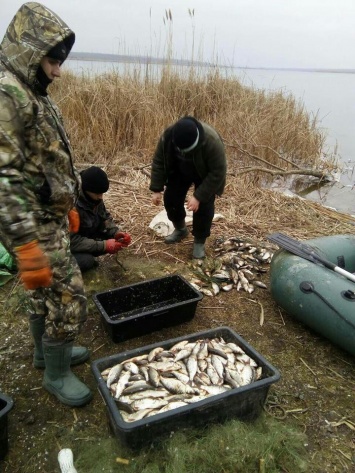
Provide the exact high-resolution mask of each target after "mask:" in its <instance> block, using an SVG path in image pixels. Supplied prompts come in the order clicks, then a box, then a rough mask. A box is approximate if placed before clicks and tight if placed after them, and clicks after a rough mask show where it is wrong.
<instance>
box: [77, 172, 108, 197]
mask: <svg viewBox="0 0 355 473" xmlns="http://www.w3.org/2000/svg"><path fill="white" fill-rule="evenodd" d="M80 175H81V183H82V189H83V191H84V192H85V191H86V192H93V193H94V194H104V193H105V192H107V191H108V188H109V186H110V183H109V181H108V177H107V174H106V173H105V171H103V170H102V169H101V168H99V167H97V166H91V167H90V168H87V169H85V170H84V171H82V172H81V173H80Z"/></svg>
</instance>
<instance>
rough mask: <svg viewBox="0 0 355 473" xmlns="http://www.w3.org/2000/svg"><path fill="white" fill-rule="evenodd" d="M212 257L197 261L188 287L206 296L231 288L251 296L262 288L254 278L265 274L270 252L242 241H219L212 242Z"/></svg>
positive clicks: (262, 284)
mask: <svg viewBox="0 0 355 473" xmlns="http://www.w3.org/2000/svg"><path fill="white" fill-rule="evenodd" d="M214 251H215V257H214V258H213V259H209V260H205V261H204V262H202V263H201V262H199V263H198V264H197V265H196V267H195V268H194V271H193V272H194V274H193V276H192V277H191V278H190V279H189V282H190V283H191V285H192V286H193V287H194V288H195V289H197V290H198V291H200V292H202V293H203V294H205V295H206V296H215V295H217V294H218V293H219V292H220V291H221V290H222V291H225V292H228V291H231V290H232V289H233V288H235V289H236V290H237V291H240V290H244V291H245V292H247V293H249V294H251V293H252V292H254V290H255V287H261V288H263V289H266V288H267V286H266V284H264V283H263V282H262V281H259V280H258V275H260V274H262V273H265V272H267V268H266V266H267V265H268V264H270V263H271V259H272V256H273V252H272V250H271V249H269V248H267V247H264V246H256V245H254V244H252V243H250V242H248V241H246V240H245V239H244V240H243V239H242V238H239V237H230V238H227V239H222V238H219V239H217V240H216V242H215V248H214Z"/></svg>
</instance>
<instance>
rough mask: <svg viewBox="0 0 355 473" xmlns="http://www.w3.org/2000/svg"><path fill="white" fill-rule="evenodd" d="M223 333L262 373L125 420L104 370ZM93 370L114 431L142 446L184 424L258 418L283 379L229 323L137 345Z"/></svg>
mask: <svg viewBox="0 0 355 473" xmlns="http://www.w3.org/2000/svg"><path fill="white" fill-rule="evenodd" d="M215 337H223V339H224V340H225V341H226V342H234V343H236V344H237V345H239V346H240V347H241V348H242V349H243V350H244V351H245V353H246V354H247V355H249V356H250V357H251V358H253V359H254V360H255V361H256V363H257V364H258V366H261V367H262V371H263V374H262V377H261V378H260V379H259V380H257V381H254V382H253V383H251V384H248V385H246V386H243V387H240V388H234V389H231V390H229V391H226V392H224V393H222V394H218V395H215V396H210V397H208V398H207V399H204V400H201V401H197V402H195V403H193V404H189V405H187V406H183V407H179V408H177V409H173V410H170V411H168V412H164V413H161V414H156V415H154V416H151V417H148V418H144V419H142V420H138V421H135V422H125V421H124V420H123V417H122V416H121V414H120V412H119V409H118V408H117V405H116V402H115V400H114V399H113V397H112V395H111V393H110V391H109V389H108V388H107V384H106V381H105V380H104V379H103V378H102V376H101V372H102V371H103V370H105V369H106V368H109V367H111V366H114V365H115V364H117V363H121V362H122V361H124V360H127V359H129V358H132V357H134V356H139V355H143V354H146V353H149V352H150V351H151V350H152V349H153V348H156V347H159V346H160V347H163V348H164V349H167V350H168V349H169V348H171V347H172V346H173V345H175V344H176V343H178V342H180V341H182V340H188V341H190V342H193V341H195V340H198V339H204V338H209V339H211V338H215ZM91 367H92V371H93V374H94V376H95V379H96V380H97V382H98V389H99V392H100V393H101V395H102V398H103V400H104V402H105V404H106V408H107V411H108V418H109V422H110V424H111V427H112V429H113V432H114V433H115V435H116V436H117V437H118V438H119V439H120V440H121V441H122V442H123V443H124V444H125V445H127V446H128V447H131V448H140V447H142V446H145V445H148V444H150V443H152V442H154V441H156V440H158V439H159V438H160V437H162V436H167V435H169V434H170V433H171V432H176V431H178V430H179V429H181V428H186V427H199V426H206V424H207V423H215V422H223V421H225V420H228V419H234V418H238V419H240V420H253V419H256V418H257V417H258V416H259V415H260V413H261V411H262V409H263V405H264V403H265V400H266V397H267V394H268V391H269V388H270V386H271V384H273V383H275V382H276V381H278V380H279V379H280V373H279V372H278V370H277V369H276V368H274V367H273V366H272V365H271V364H270V363H268V362H267V361H266V359H265V358H263V357H262V356H261V355H260V354H259V353H258V352H256V351H255V350H254V349H253V348H252V347H251V346H250V345H249V344H248V343H247V342H246V341H245V340H244V339H243V338H242V337H241V336H240V335H238V334H237V333H235V332H234V331H232V330H231V329H230V328H228V327H218V328H216V329H214V330H208V331H203V332H198V333H194V334H191V335H186V336H183V337H179V338H175V339H171V340H169V341H165V342H160V343H155V344H153V345H149V346H145V347H141V348H137V349H134V350H131V351H127V352H124V353H119V354H117V355H112V356H109V357H107V358H101V359H99V360H96V361H94V362H92V365H91Z"/></svg>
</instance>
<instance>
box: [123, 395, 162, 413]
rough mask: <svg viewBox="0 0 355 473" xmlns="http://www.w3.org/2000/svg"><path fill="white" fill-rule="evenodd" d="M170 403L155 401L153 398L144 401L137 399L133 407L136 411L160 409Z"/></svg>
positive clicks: (160, 400)
mask: <svg viewBox="0 0 355 473" xmlns="http://www.w3.org/2000/svg"><path fill="white" fill-rule="evenodd" d="M167 404H168V401H166V400H165V399H154V398H151V397H146V398H144V399H137V400H136V401H133V402H132V404H131V406H132V407H133V409H134V410H135V411H138V410H141V409H159V408H160V407H163V406H166V405H167Z"/></svg>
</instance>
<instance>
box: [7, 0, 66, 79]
mask: <svg viewBox="0 0 355 473" xmlns="http://www.w3.org/2000/svg"><path fill="white" fill-rule="evenodd" d="M61 41H64V42H65V45H66V47H67V50H68V53H69V52H70V50H71V48H72V47H73V44H74V41H75V34H74V32H73V31H72V30H71V29H70V28H69V27H68V26H67V24H66V23H64V22H63V21H62V20H61V19H60V18H59V16H58V15H56V14H55V13H53V12H52V11H51V10H50V9H49V8H47V7H45V6H44V5H41V4H40V3H37V2H28V3H24V4H23V5H22V6H21V7H20V8H19V10H18V11H17V13H16V14H15V16H14V18H13V19H12V21H11V23H10V24H9V26H8V28H7V30H6V33H5V36H4V38H3V40H2V42H1V45H0V60H1V61H2V62H4V63H5V64H6V66H7V67H8V68H9V69H10V70H12V71H13V72H14V73H15V74H16V75H17V77H19V79H20V80H22V81H24V82H25V83H27V84H28V85H30V86H32V85H33V84H34V81H35V79H36V72H37V69H38V66H39V64H40V62H41V59H42V58H43V57H44V56H46V54H47V53H48V52H49V51H50V50H51V49H52V48H53V47H54V46H56V45H57V44H58V43H60V42H61Z"/></svg>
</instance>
